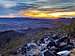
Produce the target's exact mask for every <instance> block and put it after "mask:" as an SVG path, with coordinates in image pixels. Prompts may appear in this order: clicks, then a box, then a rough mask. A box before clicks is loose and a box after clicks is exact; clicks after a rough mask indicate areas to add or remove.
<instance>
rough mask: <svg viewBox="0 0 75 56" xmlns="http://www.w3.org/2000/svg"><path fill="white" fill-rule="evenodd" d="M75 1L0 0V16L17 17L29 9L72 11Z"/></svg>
mask: <svg viewBox="0 0 75 56" xmlns="http://www.w3.org/2000/svg"><path fill="white" fill-rule="evenodd" d="M74 7H75V0H0V16H3V15H16V16H17V15H18V13H19V12H20V11H22V10H26V9H29V8H37V9H43V8H65V9H70V10H74Z"/></svg>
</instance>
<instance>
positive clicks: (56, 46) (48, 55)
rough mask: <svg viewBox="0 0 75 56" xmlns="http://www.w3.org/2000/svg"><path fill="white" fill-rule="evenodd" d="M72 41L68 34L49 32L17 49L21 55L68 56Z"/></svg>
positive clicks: (72, 44)
mask: <svg viewBox="0 0 75 56" xmlns="http://www.w3.org/2000/svg"><path fill="white" fill-rule="evenodd" d="M73 48H74V42H72V39H71V38H70V36H68V34H66V33H65V32H64V33H57V32H50V33H49V34H45V35H44V36H43V37H42V38H41V39H40V40H38V41H36V42H33V41H32V42H30V43H27V44H25V45H24V46H22V47H20V48H18V49H17V54H20V55H21V56H22V55H24V56H69V55H70V54H71V50H72V49H73Z"/></svg>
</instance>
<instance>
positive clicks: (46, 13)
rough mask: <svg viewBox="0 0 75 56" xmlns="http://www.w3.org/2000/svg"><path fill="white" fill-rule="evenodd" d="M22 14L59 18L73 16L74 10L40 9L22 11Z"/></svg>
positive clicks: (74, 14)
mask: <svg viewBox="0 0 75 56" xmlns="http://www.w3.org/2000/svg"><path fill="white" fill-rule="evenodd" d="M21 15H22V16H27V17H33V18H54V19H57V18H61V17H72V16H75V11H71V12H49V11H40V10H27V11H25V12H24V11H23V12H22V14H21Z"/></svg>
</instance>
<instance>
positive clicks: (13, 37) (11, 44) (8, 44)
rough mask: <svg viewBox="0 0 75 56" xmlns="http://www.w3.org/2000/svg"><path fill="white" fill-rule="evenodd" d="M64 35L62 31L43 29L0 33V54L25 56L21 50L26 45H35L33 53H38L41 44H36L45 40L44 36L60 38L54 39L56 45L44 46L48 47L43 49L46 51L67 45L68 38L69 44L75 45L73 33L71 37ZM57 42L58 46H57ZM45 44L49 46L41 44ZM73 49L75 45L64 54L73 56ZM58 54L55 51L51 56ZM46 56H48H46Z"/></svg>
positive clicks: (74, 55)
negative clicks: (67, 53)
mask: <svg viewBox="0 0 75 56" xmlns="http://www.w3.org/2000/svg"><path fill="white" fill-rule="evenodd" d="M65 33H66V32H62V31H61V32H58V31H52V30H51V29H48V28H44V29H43V28H39V29H33V30H27V31H24V32H23V33H22V32H16V31H13V30H11V31H5V32H1V33H0V40H1V41H0V54H1V55H4V56H25V53H24V55H23V50H25V49H23V50H22V48H24V47H27V46H24V45H25V44H28V43H35V45H37V46H38V47H39V48H37V49H36V50H35V51H36V53H39V52H40V50H39V49H41V48H40V47H41V45H42V43H38V42H40V40H41V39H45V38H44V36H45V35H46V36H47V38H48V37H49V38H52V36H57V37H60V38H56V37H55V38H56V40H55V39H54V40H53V41H54V42H53V43H56V44H54V45H49V46H48V45H46V46H48V47H45V50H46V49H47V50H48V48H50V49H51V47H52V48H55V49H56V48H57V49H59V47H60V46H62V45H66V44H68V45H69V42H67V41H68V39H67V38H69V40H70V42H71V43H73V44H74V43H75V33H73V34H72V36H71V35H70V36H69V35H68V34H67V33H66V35H63V34H65ZM51 34H53V35H51ZM50 35H51V36H50ZM63 36H67V38H66V39H65V40H64V38H63ZM58 39H60V40H61V41H62V40H64V41H65V42H64V43H63V42H61V41H60V40H59V41H57V40H58ZM45 40H46V39H45ZM48 40H49V39H48ZM50 41H51V42H52V40H51V39H50V40H49V42H50ZM41 42H42V41H41ZM57 42H58V43H59V44H60V45H59V46H58V43H57ZM46 43H47V44H49V43H48V42H45V41H44V43H43V44H44V45H45V44H46ZM61 43H62V44H61ZM39 45H40V46H39ZM68 45H67V46H68ZM74 47H75V44H74V45H71V48H70V49H71V50H67V51H66V52H69V51H70V52H71V54H70V55H71V56H75V54H74V53H75V50H74ZM32 49H33V48H32ZM61 49H62V48H61ZM63 49H64V48H63ZM29 50H30V49H29ZM45 50H43V51H45ZM52 50H53V49H52ZM59 50H60V49H59ZM17 51H18V53H17ZM19 51H20V52H19ZM38 51H39V52H38ZM43 51H41V52H43ZM53 51H55V50H53ZM62 51H64V50H62ZM58 52H59V51H57V52H56V51H55V53H53V54H52V55H56V53H58ZM46 56H48V55H46ZM57 56H58V55H57Z"/></svg>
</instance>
